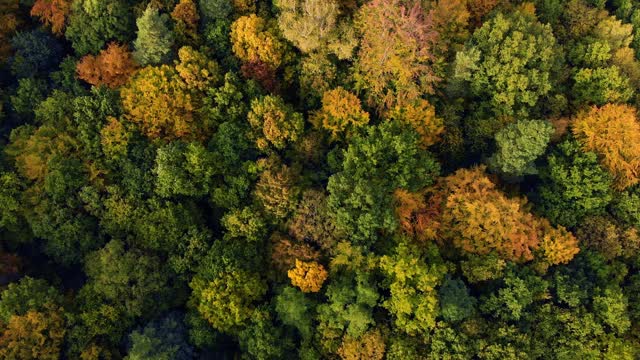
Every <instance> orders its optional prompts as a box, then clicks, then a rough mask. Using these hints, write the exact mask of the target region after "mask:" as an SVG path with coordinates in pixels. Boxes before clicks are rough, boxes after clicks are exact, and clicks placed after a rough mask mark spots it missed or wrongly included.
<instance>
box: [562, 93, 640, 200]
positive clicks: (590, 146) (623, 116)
mask: <svg viewBox="0 0 640 360" xmlns="http://www.w3.org/2000/svg"><path fill="white" fill-rule="evenodd" d="M573 134H574V135H575V136H576V138H577V139H578V141H580V143H581V144H582V146H583V149H584V151H593V152H595V153H596V154H598V157H599V159H600V162H601V163H602V165H603V166H604V167H605V168H606V169H607V170H608V171H609V172H610V173H611V175H613V177H614V180H615V186H616V187H617V188H618V189H625V188H627V187H629V186H632V185H635V184H637V183H638V182H639V181H640V123H638V118H637V115H636V109H635V108H633V107H631V106H629V105H618V104H607V105H604V106H602V107H600V108H598V107H597V106H594V107H592V108H591V109H589V110H587V111H582V112H580V113H578V115H577V116H576V117H575V119H574V124H573Z"/></svg>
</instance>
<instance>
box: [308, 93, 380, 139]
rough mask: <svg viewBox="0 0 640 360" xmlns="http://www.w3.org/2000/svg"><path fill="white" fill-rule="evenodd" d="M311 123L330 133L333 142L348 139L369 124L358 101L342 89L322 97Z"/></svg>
mask: <svg viewBox="0 0 640 360" xmlns="http://www.w3.org/2000/svg"><path fill="white" fill-rule="evenodd" d="M311 122H312V123H313V124H314V125H315V126H316V127H319V128H322V129H325V130H327V131H328V132H329V133H331V137H332V139H334V140H337V139H342V138H348V137H350V135H352V134H353V133H354V132H355V131H356V130H357V129H358V128H360V127H363V126H364V125H367V123H369V114H368V113H367V112H366V111H364V110H362V107H361V106H360V99H358V97H357V96H355V95H353V94H352V93H350V92H349V91H347V90H345V89H343V88H342V87H337V88H335V89H333V90H330V91H326V92H325V93H324V94H323V95H322V108H321V109H320V110H318V111H317V112H316V113H315V114H314V115H313V117H312V119H311Z"/></svg>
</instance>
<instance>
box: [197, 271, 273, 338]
mask: <svg viewBox="0 0 640 360" xmlns="http://www.w3.org/2000/svg"><path fill="white" fill-rule="evenodd" d="M189 286H191V289H192V290H193V293H192V295H191V300H190V303H191V305H192V306H193V307H195V308H196V309H197V310H198V311H199V312H200V315H202V317H203V318H205V319H206V320H207V321H208V322H209V324H211V326H213V327H214V328H215V329H217V330H219V331H221V332H232V331H233V329H235V328H237V327H241V326H242V325H244V324H245V323H246V322H247V321H248V320H249V319H250V318H251V317H252V315H253V311H254V306H253V303H254V302H256V301H258V300H259V299H260V298H261V297H262V296H263V295H264V294H265V292H266V291H267V287H266V285H265V284H264V283H263V281H262V279H260V276H259V275H258V274H256V273H250V272H247V271H244V270H231V271H227V272H223V273H220V274H219V276H217V277H215V278H213V279H205V278H202V277H200V276H197V275H196V277H194V278H193V280H192V281H191V283H190V285H189Z"/></svg>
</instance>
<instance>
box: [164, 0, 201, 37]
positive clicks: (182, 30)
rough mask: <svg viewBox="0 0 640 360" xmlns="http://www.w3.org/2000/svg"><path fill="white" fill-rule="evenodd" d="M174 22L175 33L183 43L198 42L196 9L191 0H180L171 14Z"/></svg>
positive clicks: (198, 16)
mask: <svg viewBox="0 0 640 360" xmlns="http://www.w3.org/2000/svg"><path fill="white" fill-rule="evenodd" d="M171 17H172V18H173V20H174V21H175V24H176V26H175V31H176V33H177V34H178V36H179V37H180V38H181V40H182V42H183V43H188V44H194V43H196V42H197V40H198V21H199V20H200V15H198V8H197V7H196V4H195V3H194V2H193V0H180V2H179V3H178V4H176V7H175V8H173V11H172V12H171Z"/></svg>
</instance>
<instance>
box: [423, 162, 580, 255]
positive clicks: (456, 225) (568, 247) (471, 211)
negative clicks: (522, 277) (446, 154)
mask: <svg viewBox="0 0 640 360" xmlns="http://www.w3.org/2000/svg"><path fill="white" fill-rule="evenodd" d="M483 172H484V168H483V167H478V168H475V169H473V170H467V169H460V170H458V171H456V172H455V173H454V174H453V175H450V176H448V177H446V178H445V179H444V180H443V182H442V183H441V184H442V185H441V186H443V189H444V192H442V193H440V194H439V196H435V197H434V198H433V201H436V202H438V203H440V204H441V205H440V206H442V208H441V210H440V215H439V216H438V217H436V219H437V220H436V222H434V223H435V227H436V229H439V231H438V235H437V236H439V237H441V238H443V239H449V241H452V242H453V245H454V246H455V247H457V248H459V249H461V250H463V251H464V252H466V253H471V254H478V255H488V254H490V253H491V252H494V251H495V252H496V253H497V254H498V255H499V257H500V258H502V259H506V260H509V261H514V262H524V261H530V260H533V259H534V255H536V254H537V253H538V249H540V250H539V251H540V252H541V254H539V255H540V257H541V259H540V260H541V261H544V262H549V264H558V263H565V262H567V261H568V260H569V259H570V258H572V257H573V255H575V254H577V253H578V251H579V248H578V246H577V241H576V239H575V237H573V236H572V235H571V233H567V232H566V231H565V230H564V229H563V228H558V229H554V228H552V227H550V226H549V225H548V222H547V221H546V219H538V218H535V217H534V216H533V215H532V214H530V213H528V212H527V211H526V207H525V204H526V199H525V198H513V199H510V198H507V197H506V196H505V195H504V194H503V193H501V192H500V191H499V190H498V189H496V185H495V184H494V183H493V182H492V181H491V180H490V179H489V178H488V177H487V176H486V175H484V174H483ZM554 248H555V249H556V250H557V251H560V252H561V253H559V254H558V255H559V256H558V257H556V254H555V253H554Z"/></svg>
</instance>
